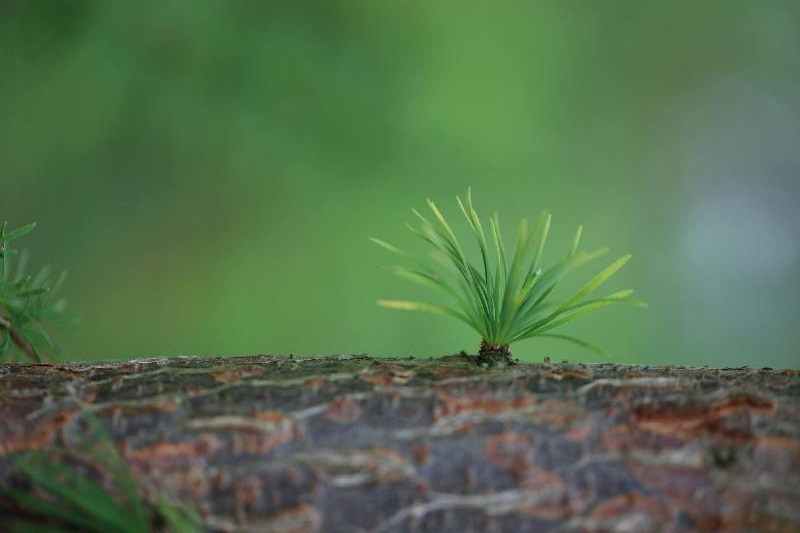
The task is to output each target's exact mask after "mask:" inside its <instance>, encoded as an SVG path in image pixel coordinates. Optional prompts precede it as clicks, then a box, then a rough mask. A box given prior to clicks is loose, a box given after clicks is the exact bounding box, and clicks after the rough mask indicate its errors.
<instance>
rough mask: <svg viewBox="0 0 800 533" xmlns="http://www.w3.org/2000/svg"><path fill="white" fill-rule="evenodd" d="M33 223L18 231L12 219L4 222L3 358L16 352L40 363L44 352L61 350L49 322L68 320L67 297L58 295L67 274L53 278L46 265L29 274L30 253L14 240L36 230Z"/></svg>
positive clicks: (0, 230) (0, 277) (0, 263)
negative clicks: (11, 226) (11, 224)
mask: <svg viewBox="0 0 800 533" xmlns="http://www.w3.org/2000/svg"><path fill="white" fill-rule="evenodd" d="M35 227H36V223H34V222H31V223H30V224H26V225H25V226H22V227H21V228H17V229H15V230H9V229H8V222H7V221H3V222H0V361H7V360H11V359H12V358H13V357H14V356H15V355H19V357H20V358H22V359H27V360H32V361H34V362H39V361H41V360H42V357H41V351H42V349H43V348H44V349H46V350H48V351H51V350H56V351H58V346H57V345H56V344H55V343H54V342H53V341H52V340H51V338H50V335H49V334H48V332H47V329H46V323H47V322H51V321H64V320H65V319H66V318H67V317H66V315H65V314H64V308H65V307H66V300H65V299H64V298H57V297H56V298H54V295H55V294H56V293H57V291H58V289H59V287H60V286H61V284H62V283H63V282H64V277H65V276H66V274H65V273H62V274H61V275H60V276H59V277H58V278H57V279H56V280H55V281H53V280H51V276H50V269H49V268H47V267H44V268H42V269H40V270H39V272H38V273H37V274H36V276H35V277H34V276H33V275H32V274H28V270H27V264H28V256H27V254H21V255H19V256H17V255H18V252H17V249H16V248H12V245H11V243H12V242H13V241H14V240H16V239H19V238H20V237H24V236H25V235H27V234H29V233H30V232H31V231H33V228H35Z"/></svg>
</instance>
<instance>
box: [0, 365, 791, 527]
mask: <svg viewBox="0 0 800 533" xmlns="http://www.w3.org/2000/svg"><path fill="white" fill-rule="evenodd" d="M87 412H91V413H93V414H94V415H95V416H96V417H97V418H98V419H99V420H100V421H101V423H102V425H103V426H104V428H105V430H106V431H107V432H108V434H109V436H110V438H111V439H112V440H113V441H114V443H116V445H117V446H118V447H119V449H120V450H121V452H122V454H123V456H124V457H125V459H126V460H127V462H128V464H129V465H130V468H131V469H132V471H133V473H134V475H135V477H136V479H137V480H138V483H139V485H140V487H141V489H142V491H143V494H146V495H147V494H155V493H160V494H167V495H169V496H170V497H171V498H173V499H177V500H181V501H184V502H190V503H191V504H192V505H194V506H195V507H196V508H197V509H198V510H200V512H201V513H202V515H203V517H204V522H205V525H206V526H207V527H208V528H209V529H210V530H223V531H272V532H289V531H387V532H388V531H392V532H394V531H485V532H493V531H498V532H499V531H550V530H557V531H615V530H616V531H798V530H800V474H798V473H799V472H800V372H799V371H794V370H784V371H773V370H771V369H761V370H752V369H749V368H727V369H715V368H683V367H647V366H622V365H610V364H608V365H583V364H568V363H562V364H549V363H545V364H538V365H528V364H520V365H517V366H513V367H509V368H504V369H491V370H486V369H481V368H477V367H476V366H475V364H474V362H473V360H472V359H470V358H468V357H465V356H449V357H444V358H441V359H435V360H415V359H413V358H409V359H388V360H387V359H373V358H370V357H367V356H337V357H329V358H296V357H294V358H293V357H288V358H284V357H273V356H257V357H231V358H183V357H181V358H171V359H149V360H137V361H128V362H112V363H101V364H100V363H98V364H73V365H52V364H31V365H0V483H1V482H3V480H6V481H7V478H8V476H9V472H11V471H12V470H13V468H12V467H13V462H14V458H15V457H16V456H17V455H18V454H19V453H21V452H24V451H26V450H31V449H45V450H50V449H56V448H59V447H69V445H70V442H71V434H72V433H71V432H73V431H76V426H77V425H78V420H79V419H80V417H82V416H85V413H87Z"/></svg>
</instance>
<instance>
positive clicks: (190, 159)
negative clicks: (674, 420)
mask: <svg viewBox="0 0 800 533" xmlns="http://www.w3.org/2000/svg"><path fill="white" fill-rule="evenodd" d="M798 51H800V3H798V2H796V1H795V0H790V1H786V2H763V3H762V2H745V1H726V2H641V1H638V0H634V1H630V2H603V3H584V2H550V3H544V2H502V3H488V2H486V3H470V2H418V3H401V2H389V1H369V2H340V1H327V2H259V1H252V2H233V1H212V2H189V1H185V2H177V1H159V2H155V1H153V2H151V1H145V2H127V3H126V2H86V1H77V0H62V1H47V2H41V1H23V0H16V1H15V0H5V1H3V2H0V219H8V220H9V221H10V222H11V226H12V227H17V226H20V225H22V224H23V223H26V222H29V221H31V220H36V221H38V222H39V224H40V225H39V228H38V229H37V230H36V231H35V232H34V233H33V234H32V235H31V236H30V237H29V238H26V239H25V240H24V241H22V243H23V245H24V246H25V247H26V248H28V249H29V250H30V251H31V253H32V262H33V264H34V265H41V264H42V263H43V262H45V261H47V262H49V263H51V264H52V265H53V266H54V267H55V268H58V269H60V268H64V269H66V270H67V271H68V272H69V276H70V277H69V279H68V282H67V284H66V293H67V296H68V298H69V306H70V308H71V310H72V311H73V312H74V313H75V314H77V315H80V317H81V318H82V324H81V326H80V329H79V336H77V337H75V338H70V337H61V341H62V344H63V346H64V354H63V356H62V357H63V358H65V359H69V360H90V359H110V358H133V357H146V356H161V355H179V354H202V355H214V354H230V355H233V354H250V353H290V352H292V353H296V354H304V355H306V354H307V355H310V354H332V353H349V352H369V353H370V354H374V355H380V356H407V355H416V356H434V355H441V354H446V353H453V352H456V351H458V350H461V349H465V350H468V351H471V352H474V351H475V350H476V349H477V344H478V341H479V339H478V338H476V336H475V334H474V333H472V332H471V331H470V330H468V329H467V328H466V327H465V326H462V325H461V324H459V323H455V322H453V323H451V322H450V321H449V320H448V319H445V318H443V317H439V316H433V315H418V314H413V313H402V312H398V311H391V310H385V309H381V308H378V307H376V305H375V300H376V299H378V298H381V297H400V298H408V297H420V296H423V295H424V292H423V291H421V290H418V289H417V288H416V287H415V286H413V285H410V284H408V283H407V282H405V281H404V280H402V279H399V278H394V277H392V276H391V275H390V274H388V273H386V272H384V271H381V270H379V269H378V268H376V266H377V265H379V264H383V263H391V262H394V258H393V257H389V256H387V254H386V252H384V251H383V250H381V249H379V248H378V247H376V246H374V245H372V244H371V243H369V242H368V240H367V237H368V236H378V237H381V238H383V239H385V240H388V241H390V242H392V243H394V244H397V245H399V246H401V247H403V248H407V249H411V250H415V251H422V250H424V248H423V247H422V245H421V244H417V243H416V242H415V240H414V238H413V236H411V235H410V234H409V233H408V232H406V231H405V230H404V228H403V224H404V223H405V222H406V221H411V219H412V215H411V214H410V212H409V208H410V207H412V206H416V207H423V206H424V200H425V198H426V197H431V198H433V199H434V200H436V201H437V202H438V203H439V204H440V206H441V207H442V208H443V209H444V210H445V212H446V214H450V215H452V216H456V215H457V214H458V211H457V208H456V204H455V199H454V197H455V195H456V194H463V192H464V190H465V188H466V187H467V185H472V187H473V192H474V194H475V198H476V204H477V207H478V209H479V212H481V213H482V214H486V215H488V214H489V213H491V212H493V211H495V210H496V211H498V212H499V213H500V216H501V220H503V221H505V227H506V229H507V230H508V229H511V228H512V227H513V226H514V225H515V224H516V221H517V220H518V219H519V218H520V217H522V216H529V217H533V216H535V215H536V214H537V213H538V212H539V211H540V210H541V209H542V208H548V209H550V210H551V211H552V212H553V214H554V228H553V229H554V233H553V235H552V240H551V241H550V243H549V246H548V249H547V250H546V251H547V252H549V256H548V257H549V258H550V259H551V260H552V259H554V258H558V257H560V256H561V255H562V254H563V253H565V252H566V249H567V247H568V240H569V238H570V236H571V234H572V232H573V231H574V228H575V226H576V225H578V224H579V223H583V224H585V225H586V231H585V234H584V235H585V243H586V246H587V247H592V246H598V245H604V244H608V245H610V246H611V248H612V251H613V252H615V253H624V252H627V251H630V252H632V253H633V255H634V258H633V260H632V261H631V262H630V263H629V265H628V266H626V268H625V269H624V270H623V271H622V272H621V273H620V274H619V276H618V279H614V280H613V281H612V285H613V287H609V289H614V288H623V287H627V286H632V287H634V288H636V289H637V292H638V294H639V296H640V297H642V298H644V299H646V300H648V301H649V302H650V305H651V308H650V309H649V310H648V311H641V310H638V309H629V308H609V309H607V310H603V311H601V312H599V313H598V314H597V315H595V316H593V317H588V318H587V319H585V321H583V322H578V323H576V324H574V325H570V326H568V327H567V328H566V330H565V332H569V333H572V334H575V335H579V336H582V337H585V338H586V339H589V340H591V341H593V342H595V343H597V344H600V345H601V346H603V347H605V348H606V349H607V350H608V351H610V352H611V354H612V359H614V360H620V361H628V362H642V363H660V364H693V365H704V364H708V365H721V366H734V365H752V366H765V365H769V366H775V367H786V366H794V367H797V366H799V364H800V336H799V335H798V325H800V313H799V312H798V302H800V283H798V266H800V247H799V246H798V242H800V239H799V238H798V230H800V215H798V207H797V200H798V191H799V190H800V185H798V182H799V181H800V180H799V179H798V172H799V171H800V96H799V95H800V59H799V58H800V54H798ZM460 227H462V229H463V226H460ZM601 266H602V265H601V264H599V263H598V264H597V265H596V266H595V268H600V267H601ZM592 273H593V272H592V271H591V269H589V270H587V271H585V272H584V273H583V275H584V277H583V278H581V279H577V280H575V282H576V283H580V282H581V281H583V280H585V279H586V277H588V276H590V275H591V274H592ZM515 355H516V356H518V357H520V358H523V359H526V360H541V358H542V357H544V356H546V355H547V356H550V357H552V358H554V359H556V360H560V359H564V358H567V359H570V360H587V361H596V360H599V358H598V357H597V356H594V355H592V354H591V353H588V352H583V351H581V349H580V348H577V347H574V346H572V345H567V344H560V343H558V342H557V341H555V342H551V341H542V340H531V341H526V342H522V343H520V344H519V345H517V346H516V349H515Z"/></svg>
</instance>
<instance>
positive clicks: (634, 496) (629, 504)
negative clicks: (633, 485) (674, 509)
mask: <svg viewBox="0 0 800 533" xmlns="http://www.w3.org/2000/svg"><path fill="white" fill-rule="evenodd" d="M636 512H641V513H642V514H644V515H646V516H648V517H652V518H654V519H657V520H659V521H662V522H664V521H666V520H667V519H669V509H668V508H667V507H666V506H665V505H663V504H662V503H661V502H659V501H658V500H657V499H655V498H651V497H649V496H645V495H643V494H639V493H638V492H630V493H628V494H622V495H620V496H617V497H616V498H611V499H609V500H605V501H604V502H601V503H600V504H599V505H598V506H597V507H595V508H594V509H593V510H592V513H591V515H590V516H591V517H592V518H595V519H598V520H607V519H610V518H615V517H623V516H625V515H629V514H632V513H636Z"/></svg>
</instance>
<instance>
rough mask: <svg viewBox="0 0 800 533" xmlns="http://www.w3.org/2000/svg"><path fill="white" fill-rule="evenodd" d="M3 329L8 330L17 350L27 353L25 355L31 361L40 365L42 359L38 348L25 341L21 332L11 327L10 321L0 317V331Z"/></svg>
mask: <svg viewBox="0 0 800 533" xmlns="http://www.w3.org/2000/svg"><path fill="white" fill-rule="evenodd" d="M3 329H7V330H8V334H9V335H11V340H12V341H13V342H14V344H16V345H17V348H19V349H20V350H22V351H23V352H25V355H27V356H28V357H29V358H30V359H31V361H33V362H35V363H38V362H40V361H41V360H42V358H41V357H39V352H37V351H36V348H34V347H33V345H32V344H31V343H29V342H28V341H27V340H25V337H23V336H22V334H20V332H18V331H17V330H15V329H14V328H12V327H11V322H10V321H9V320H8V319H6V318H5V317H4V316H2V315H0V330H3Z"/></svg>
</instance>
